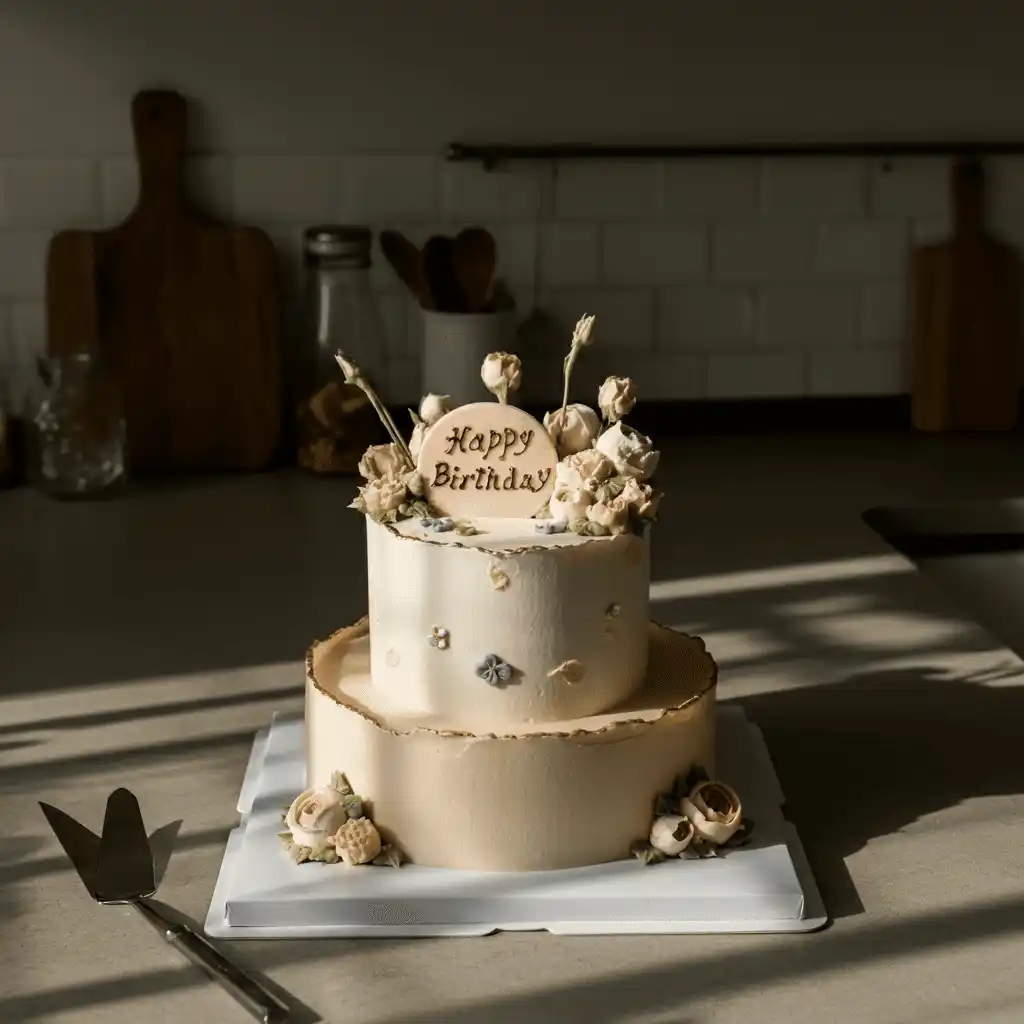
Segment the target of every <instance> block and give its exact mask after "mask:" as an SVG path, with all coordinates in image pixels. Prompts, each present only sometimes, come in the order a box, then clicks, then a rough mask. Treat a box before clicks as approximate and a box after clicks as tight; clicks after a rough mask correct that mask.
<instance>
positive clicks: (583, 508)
mask: <svg viewBox="0 0 1024 1024" xmlns="http://www.w3.org/2000/svg"><path fill="white" fill-rule="evenodd" d="M593 503H594V496H593V495H592V494H591V493H590V492H589V491H584V490H582V489H580V488H578V487H576V488H573V487H556V488H555V493H554V494H552V495H551V500H550V501H549V502H548V509H549V510H550V512H551V518H552V519H553V520H556V521H557V522H560V523H572V522H575V521H576V520H577V519H586V518H587V509H588V508H590V506H591V505H592V504H593Z"/></svg>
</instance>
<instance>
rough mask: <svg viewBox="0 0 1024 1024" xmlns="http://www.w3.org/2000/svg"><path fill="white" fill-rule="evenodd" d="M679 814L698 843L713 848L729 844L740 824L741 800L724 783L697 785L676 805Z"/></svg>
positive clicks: (701, 783)
mask: <svg viewBox="0 0 1024 1024" xmlns="http://www.w3.org/2000/svg"><path fill="white" fill-rule="evenodd" d="M679 812H680V814H684V815H685V816H686V817H687V818H689V819H690V821H691V823H692V824H693V828H694V831H695V832H696V833H697V835H699V836H700V837H701V839H704V840H707V842H709V843H714V844H715V845H716V846H720V845H721V844H722V843H725V842H728V841H729V840H730V839H731V838H732V837H733V835H734V834H735V832H736V830H737V829H738V828H739V827H740V825H741V824H742V822H743V806H742V804H740V798H739V797H738V796H737V795H736V791H735V790H733V789H732V788H731V787H729V786H727V785H726V784H725V783H724V782H698V783H697V785H696V786H694V787H693V789H692V790H690V795H689V796H684V797H683V799H682V800H680V801H679Z"/></svg>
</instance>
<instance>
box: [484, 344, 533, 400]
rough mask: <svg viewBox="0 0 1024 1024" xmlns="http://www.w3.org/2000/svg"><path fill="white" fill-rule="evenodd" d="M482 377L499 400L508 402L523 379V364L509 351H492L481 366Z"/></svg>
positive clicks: (485, 384)
mask: <svg viewBox="0 0 1024 1024" xmlns="http://www.w3.org/2000/svg"><path fill="white" fill-rule="evenodd" d="M480 379H481V380H482V381H483V382H484V387H485V388H487V390H488V391H490V392H491V394H492V395H495V396H497V399H498V401H499V402H507V401H508V396H509V395H510V394H511V393H512V392H513V391H518V390H519V385H520V384H521V383H522V381H523V364H522V363H521V362H520V361H519V356H514V355H512V354H511V353H509V352H491V353H490V355H488V356H487V357H486V358H485V359H484V363H483V366H481V367H480Z"/></svg>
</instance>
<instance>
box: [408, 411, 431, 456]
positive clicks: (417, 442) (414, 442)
mask: <svg viewBox="0 0 1024 1024" xmlns="http://www.w3.org/2000/svg"><path fill="white" fill-rule="evenodd" d="M429 429H430V427H429V426H428V425H427V423H426V421H425V420H420V421H419V423H417V424H416V426H414V427H413V428H412V435H411V436H410V438H409V454H410V455H411V456H412V457H413V458H414V459H418V458H419V456H420V448H422V447H423V439H424V438H425V437H426V436H427V431H428V430H429Z"/></svg>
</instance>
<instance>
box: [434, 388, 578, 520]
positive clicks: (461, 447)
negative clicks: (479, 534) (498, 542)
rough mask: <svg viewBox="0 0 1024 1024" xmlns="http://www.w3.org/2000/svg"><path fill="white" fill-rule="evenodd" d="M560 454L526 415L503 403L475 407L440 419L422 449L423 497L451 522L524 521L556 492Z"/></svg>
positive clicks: (460, 407)
mask: <svg viewBox="0 0 1024 1024" xmlns="http://www.w3.org/2000/svg"><path fill="white" fill-rule="evenodd" d="M557 463H558V455H557V453H556V452H555V446H554V443H553V442H552V440H551V438H550V436H549V435H548V432H547V431H546V430H545V429H544V427H543V426H542V425H541V424H540V423H538V422H537V421H536V420H535V419H534V418H533V417H532V416H530V415H529V414H528V413H525V412H523V410H522V409H517V408H516V407H515V406H514V405H504V404H502V403H501V402H472V403H470V404H469V405H460V406H459V407H458V408H457V409H453V410H452V411H451V412H449V413H446V414H445V415H444V416H442V417H441V418H440V419H439V420H438V421H437V422H436V423H435V424H434V425H433V426H432V427H431V428H430V430H429V431H428V432H427V434H426V436H425V437H424V438H423V444H422V445H421V446H420V452H419V458H418V459H417V469H418V470H419V472H420V475H421V476H422V477H423V482H424V486H425V492H424V495H425V497H426V499H427V501H428V502H429V503H430V504H431V505H433V507H434V508H436V509H437V510H438V511H439V512H443V513H444V514H445V515H447V516H452V517H453V518H463V519H464V518H469V517H471V516H488V517H495V518H510V519H516V518H523V519H528V518H529V517H530V516H533V515H535V514H536V513H537V512H539V511H540V510H541V509H542V508H543V507H544V506H545V505H546V504H547V502H548V499H549V498H550V497H551V493H552V491H554V489H555V465H556V464H557Z"/></svg>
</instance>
